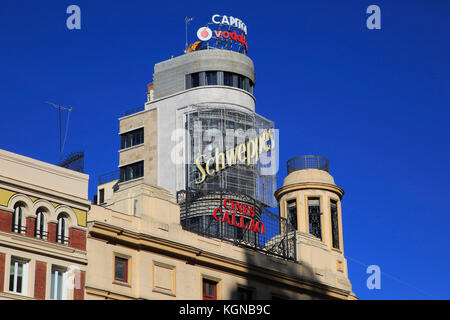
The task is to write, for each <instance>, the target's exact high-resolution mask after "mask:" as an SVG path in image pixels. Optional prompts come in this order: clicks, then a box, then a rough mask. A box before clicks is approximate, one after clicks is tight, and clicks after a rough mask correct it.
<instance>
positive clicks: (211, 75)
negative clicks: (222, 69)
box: [206, 71, 217, 86]
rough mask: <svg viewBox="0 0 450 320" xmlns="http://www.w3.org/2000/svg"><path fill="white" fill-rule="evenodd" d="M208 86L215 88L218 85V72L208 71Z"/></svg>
mask: <svg viewBox="0 0 450 320" xmlns="http://www.w3.org/2000/svg"><path fill="white" fill-rule="evenodd" d="M206 85H208V86H213V85H217V72H216V71H207V72H206Z"/></svg>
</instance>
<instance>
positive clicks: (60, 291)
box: [50, 267, 67, 300]
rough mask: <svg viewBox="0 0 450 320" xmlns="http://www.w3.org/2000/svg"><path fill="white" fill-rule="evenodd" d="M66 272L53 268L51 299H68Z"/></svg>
mask: <svg viewBox="0 0 450 320" xmlns="http://www.w3.org/2000/svg"><path fill="white" fill-rule="evenodd" d="M66 283H67V273H66V270H64V269H62V268H58V267H52V279H51V286H50V299H52V300H65V299H66V291H67V290H66V288H67V286H66Z"/></svg>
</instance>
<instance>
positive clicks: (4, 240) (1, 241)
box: [0, 150, 91, 300]
mask: <svg viewBox="0 0 450 320" xmlns="http://www.w3.org/2000/svg"><path fill="white" fill-rule="evenodd" d="M88 181H89V176H88V175H86V174H83V173H79V172H75V171H72V170H69V169H65V168H61V167H58V166H55V165H51V164H48V163H45V162H42V161H38V160H35V159H31V158H28V157H24V156H21V155H17V154H14V153H11V152H8V151H4V150H0V299H7V300H9V299H54V300H63V299H64V300H65V299H68V300H71V299H74V300H83V299H84V282H85V273H86V267H87V263H88V261H87V252H86V226H87V225H86V221H87V212H88V210H89V208H90V205H91V202H90V201H89V200H88Z"/></svg>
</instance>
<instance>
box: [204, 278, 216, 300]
mask: <svg viewBox="0 0 450 320" xmlns="http://www.w3.org/2000/svg"><path fill="white" fill-rule="evenodd" d="M203 300H217V282H215V281H212V280H207V279H203Z"/></svg>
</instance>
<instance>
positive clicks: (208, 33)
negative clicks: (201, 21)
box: [197, 27, 213, 41]
mask: <svg viewBox="0 0 450 320" xmlns="http://www.w3.org/2000/svg"><path fill="white" fill-rule="evenodd" d="M212 34H213V33H212V30H211V29H210V28H208V27H202V28H200V29H198V31H197V37H198V38H199V39H200V40H201V41H208V40H209V39H211V37H212Z"/></svg>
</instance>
